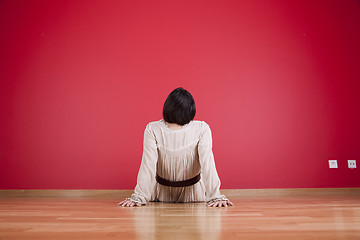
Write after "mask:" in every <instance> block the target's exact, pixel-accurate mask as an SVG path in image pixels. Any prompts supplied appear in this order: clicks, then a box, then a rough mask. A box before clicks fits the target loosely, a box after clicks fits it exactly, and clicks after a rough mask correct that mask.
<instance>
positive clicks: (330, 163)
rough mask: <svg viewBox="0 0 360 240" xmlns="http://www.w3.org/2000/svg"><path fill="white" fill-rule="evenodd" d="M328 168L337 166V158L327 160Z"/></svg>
mask: <svg viewBox="0 0 360 240" xmlns="http://www.w3.org/2000/svg"><path fill="white" fill-rule="evenodd" d="M329 168H338V164H337V160H329Z"/></svg>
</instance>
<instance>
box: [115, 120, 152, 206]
mask: <svg viewBox="0 0 360 240" xmlns="http://www.w3.org/2000/svg"><path fill="white" fill-rule="evenodd" d="M157 158H158V152H157V145H156V140H155V136H154V135H153V132H152V131H151V124H150V123H149V124H148V125H147V126H146V128H145V131H144V146H143V155H142V160H141V165H140V169H139V173H138V176H137V185H136V187H135V190H134V193H133V194H132V195H131V197H130V198H127V199H126V200H124V201H122V202H120V203H119V205H120V206H124V207H132V206H141V205H145V204H146V202H147V201H149V200H150V199H151V195H152V194H153V192H154V188H155V184H156V179H155V174H156V163H157Z"/></svg>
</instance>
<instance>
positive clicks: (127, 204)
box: [118, 199, 141, 207]
mask: <svg viewBox="0 0 360 240" xmlns="http://www.w3.org/2000/svg"><path fill="white" fill-rule="evenodd" d="M118 205H119V206H122V207H141V204H140V203H134V202H133V201H130V200H127V199H125V200H124V201H122V202H119V203H118Z"/></svg>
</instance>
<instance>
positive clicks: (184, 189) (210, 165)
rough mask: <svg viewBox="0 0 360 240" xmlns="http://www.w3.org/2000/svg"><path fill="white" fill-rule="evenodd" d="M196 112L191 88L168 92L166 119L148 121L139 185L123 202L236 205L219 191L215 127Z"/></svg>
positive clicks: (126, 204) (127, 205)
mask: <svg viewBox="0 0 360 240" xmlns="http://www.w3.org/2000/svg"><path fill="white" fill-rule="evenodd" d="M195 113H196V108H195V102H194V99H193V97H192V96H191V94H190V93H189V92H188V91H187V90H185V89H183V88H177V89H175V90H173V91H172V92H171V93H170V94H169V96H168V97H167V99H166V101H165V103H164V107H163V118H164V119H161V120H159V121H154V122H150V123H149V124H148V125H147V126H146V129H145V132H144V147H143V155H142V161H141V165H140V169H139V173H138V177H137V185H136V187H135V191H134V193H133V194H132V195H131V197H130V198H127V199H125V200H124V201H122V202H120V203H119V205H120V206H123V207H133V206H142V205H146V202H147V201H161V202H203V201H206V202H207V205H208V206H210V207H223V206H224V207H227V206H233V205H234V204H233V203H232V202H230V201H229V200H228V199H227V198H226V197H225V196H224V195H221V194H220V190H219V189H220V179H219V177H218V174H217V171H216V168H215V162H214V155H213V152H212V137H211V130H210V127H209V125H208V124H207V123H205V122H204V121H197V120H193V119H194V117H195Z"/></svg>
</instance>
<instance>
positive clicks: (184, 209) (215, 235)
mask: <svg viewBox="0 0 360 240" xmlns="http://www.w3.org/2000/svg"><path fill="white" fill-rule="evenodd" d="M225 211H226V209H225V208H223V209H216V208H209V207H207V206H206V205H205V203H149V204H148V205H147V206H145V207H140V208H135V209H134V211H133V214H134V223H135V229H136V235H137V237H138V239H204V240H205V239H206V240H217V239H219V237H220V234H221V229H222V223H221V218H222V216H223V214H224V213H225Z"/></svg>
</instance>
